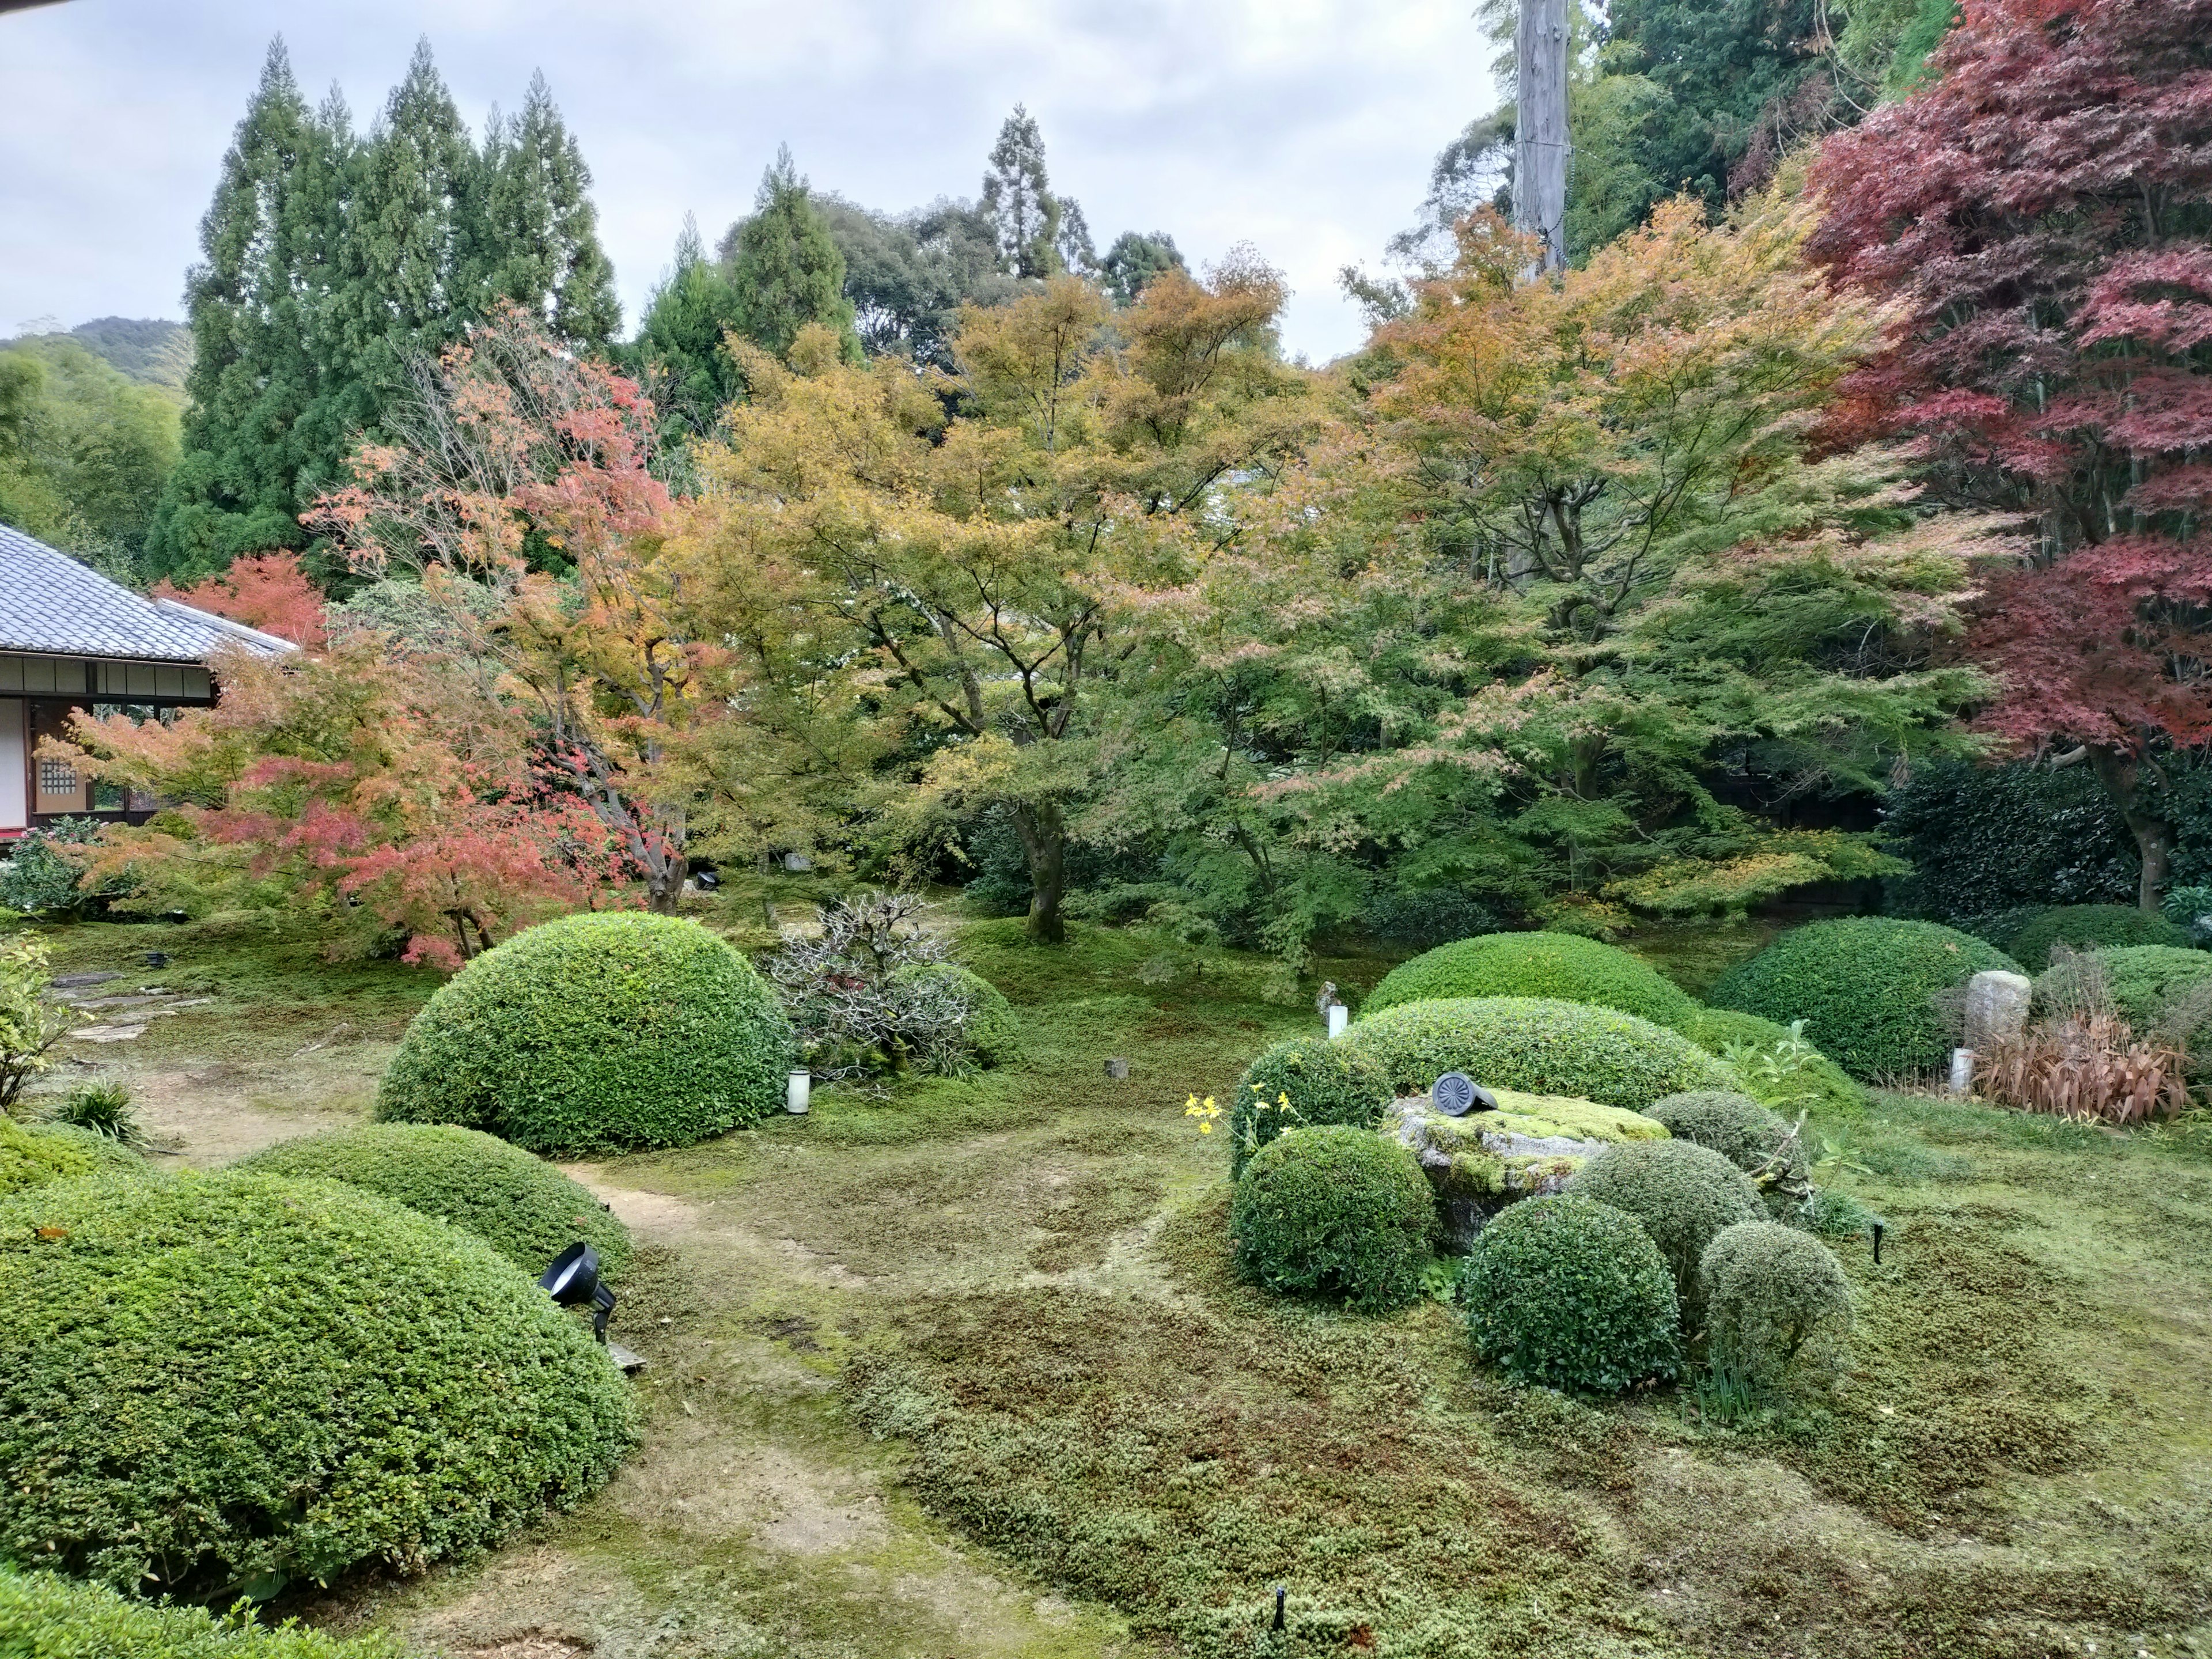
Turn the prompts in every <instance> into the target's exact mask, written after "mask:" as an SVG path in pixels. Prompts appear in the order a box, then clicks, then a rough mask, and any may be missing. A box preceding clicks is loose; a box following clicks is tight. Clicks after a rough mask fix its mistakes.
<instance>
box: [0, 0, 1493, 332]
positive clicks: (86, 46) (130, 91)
mask: <svg viewBox="0 0 2212 1659" xmlns="http://www.w3.org/2000/svg"><path fill="white" fill-rule="evenodd" d="M1473 10H1474V5H1473V3H1472V0H772V3H757V0H721V3H713V0H658V3H653V4H638V5H631V6H617V5H609V4H606V3H604V0H601V3H597V4H592V5H582V4H577V3H574V0H442V3H436V4H432V3H424V0H376V3H368V0H327V3H318V4H314V5H309V6H301V5H297V4H281V3H274V0H227V3H223V4H221V5H217V4H214V3H210V0H199V3H192V0H67V3H64V4H59V5H50V6H46V7H43V8H40V9H33V10H30V11H23V12H15V13H10V14H7V15H0V335H5V334H8V333H12V332H14V331H15V330H16V329H18V328H20V327H21V325H23V324H25V323H27V322H31V321H33V320H34V319H46V318H52V319H58V320H59V322H60V323H61V325H63V326H64V327H67V326H71V325H75V324H77V323H80V322H82V321H84V320H86V319H88V318H93V317H99V316H108V315H121V316H125V317H175V318H181V317H182V315H183V306H182V301H181V299H180V297H179V296H180V293H181V290H182V288H183V282H184V272H185V266H186V265H187V264H189V263H190V262H191V259H192V258H194V256H195V253H196V249H197V241H196V237H197V225H198V221H199V216H200V214H201V213H202V211H203V210H204V209H205V207H206V204H207V201H208V197H209V194H210V191H211V190H212V189H213V186H214V182H215V177H216V167H217V164H218V162H219V161H220V160H221V158H222V151H223V149H224V147H225V145H226V144H227V143H228V141H229V137H230V131H231V129H232V127H233V126H234V125H235V124H236V122H237V120H238V118H239V117H240V114H241V113H242V112H244V109H245V106H246V99H247V96H248V94H250V93H251V92H252V88H253V84H254V81H255V78H256V76H257V75H258V71H259V69H260V65H261V58H262V54H263V52H264V48H265V47H266V46H267V44H268V41H269V39H270V36H271V35H273V34H275V33H278V32H279V31H281V32H282V33H283V35H284V37H285V40H286V42H287V44H288V45H289V47H290V49H291V54H292V63H293V67H294V69H295V72H296V73H297V74H298V76H299V78H300V82H301V86H302V87H303V88H304V89H305V90H306V92H307V96H308V99H309V100H310V101H311V102H312V101H313V100H315V99H317V98H319V96H320V94H321V93H322V91H323V89H324V88H327V87H328V86H329V85H330V84H331V82H334V81H335V82H337V84H338V85H339V86H340V87H341V88H343V92H344V94H345V96H346V99H347V101H348V102H349V104H350V105H351V106H352V108H353V111H354V113H355V117H356V124H357V125H362V126H366V125H368V120H369V118H371V117H372V116H373V115H374V113H375V112H376V110H377V109H378V108H379V107H380V106H381V104H382V103H383V100H384V98H385V95H386V93H387V91H388V90H389V89H390V88H391V87H392V83H393V82H395V81H397V80H398V77H399V76H400V74H401V73H402V71H403V70H404V69H405V66H406V63H407V58H408V54H409V53H410V52H411V51H412V50H413V47H414V45H415V40H416V37H417V36H418V35H422V34H428V36H429V38H430V40H431V44H432V46H433V48H434V49H435V52H436V54H437V58H438V64H439V67H440V69H441V70H442V71H443V72H444V74H445V76H446V80H447V83H448V84H449V85H450V86H451V87H452V88H453V94H454V96H455V97H456V99H458V100H459V103H460V106H461V109H462V111H463V112H464V113H465V115H466V116H467V117H468V118H469V119H470V121H471V125H475V126H477V128H478V129H479V131H480V130H481V124H482V121H483V115H484V112H486V111H487V110H488V109H489V108H490V107H491V106H494V105H498V106H501V107H504V108H507V109H513V108H515V107H517V106H519V105H520V102H521V100H522V93H523V88H524V87H525V86H526V84H527V82H528V81H529V79H530V74H531V71H532V70H533V69H543V70H544V71H545V74H546V76H547V78H548V79H549V80H550V82H551V83H552V87H553V93H554V96H555V98H556V100H557V101H558V102H559V104H560V106H561V108H562V112H563V113H564V114H565V115H566V117H567V118H568V124H569V125H570V126H571V128H572V129H574V131H575V132H576V134H577V136H578V137H579V139H580V142H581V143H582V145H583V149H584V155H585V158H586V161H588V162H589V163H590V165H591V167H592V173H593V175H594V179H595V188H594V192H593V193H594V196H595V198H596V200H597V202H598V204H599V223H600V231H601V234H602V236H603V237H604V238H605V242H606V245H607V248H608V251H609V252H610V253H611V255H612V257H613V259H614V262H615V270H616V274H617V278H618V280H619V282H620V284H621V289H622V298H623V314H624V319H625V325H626V326H629V325H635V321H636V318H637V314H638V311H639V308H640V306H641V302H642V301H643V299H644V297H645V295H646V293H647V289H650V287H651V286H652V284H653V280H654V278H655V277H656V276H658V275H659V273H660V271H661V270H662V269H663V268H664V267H665V265H666V264H667V263H668V258H669V252H670V249H671V246H672V245H673V243H674V241H675V238H676V234H677V231H678V228H679V227H680V225H681V224H682V222H683V218H684V213H685V212H686V211H687V210H689V211H691V212H695V213H696V214H697V215H698V217H699V225H700V228H701V230H702V233H703V234H705V236H706V238H707V240H708V243H709V244H710V245H711V244H712V243H713V241H714V238H715V236H716V235H718V234H720V231H721V229H722V228H723V227H725V226H726V225H727V224H728V223H729V222H730V221H731V220H732V218H734V217H736V216H738V215H740V214H742V213H744V212H745V211H747V210H749V208H750V204H751V201H752V196H753V191H754V189H755V187H756V185H757V184H758V181H759V179H760V173H761V169H762V167H763V166H764V165H765V164H766V163H767V162H768V161H769V159H770V158H771V157H772V156H773V155H774V154H775V147H776V145H777V144H778V143H789V144H790V145H791V147H792V149H793V153H794V155H796V156H797V158H798V161H799V168H800V170H801V171H802V172H803V173H805V174H807V176H808V177H809V179H811V181H812V182H813V184H814V185H816V186H817V188H820V189H826V190H834V191H839V192H841V193H842V194H844V195H846V196H848V197H852V198H853V199H854V200H855V201H859V202H862V203H865V204H868V205H870V206H872V207H881V208H888V209H901V208H907V207H912V206H915V205H918V204H921V203H924V202H927V201H928V200H930V199H931V198H933V197H937V196H939V195H955V196H971V197H972V196H973V195H974V194H975V191H976V188H977V185H978V183H979V181H980V179H981V174H982V164H983V156H984V154H985V152H986V151H987V149H989V148H990V145H991V142H992V139H993V138H994V136H995V135H996V133H997V131H998V127H999V124H1000V121H1001V120H1002V119H1003V118H1005V116H1006V112H1007V111H1008V110H1010V109H1011V108H1012V106H1013V105H1014V104H1015V102H1016V101H1017V100H1020V101H1024V102H1026V103H1027V104H1028V106H1029V108H1030V112H1031V113H1032V114H1034V115H1036V117H1037V118H1038V120H1039V121H1040V122H1041V124H1042V127H1043V130H1044V136H1045V143H1046V145H1047V153H1048V161H1049V164H1050V167H1051V173H1052V179H1053V183H1054V187H1055V188H1056V189H1058V190H1059V191H1061V192H1062V193H1064V194H1068V195H1073V196H1074V197H1076V198H1077V199H1078V200H1079V201H1080V202H1081V203H1082V204H1083V208H1084V211H1085V215H1086V216H1087V217H1088V218H1089V220H1090V223H1091V230H1092V233H1093V234H1094V235H1095V236H1096V237H1097V242H1098V245H1099V246H1100V247H1101V249H1103V248H1104V246H1106V244H1107V243H1108V242H1109V241H1110V240H1112V239H1113V237H1114V236H1115V235H1116V234H1119V233H1120V232H1121V231H1123V230H1129V229H1137V230H1154V229H1158V230H1165V231H1167V232H1169V233H1170V234H1172V235H1173V236H1174V237H1175V238H1176V243H1177V244H1178V246H1181V247H1182V250H1183V252H1184V253H1185V256H1186V257H1188V258H1191V259H1192V261H1193V263H1194V264H1199V263H1203V262H1205V261H1206V260H1209V259H1212V258H1218V256H1219V255H1220V254H1221V253H1223V252H1225V251H1226V250H1227V249H1228V248H1229V247H1231V246H1233V245H1234V244H1236V243H1238V242H1241V241H1249V242H1251V243H1253V244H1254V245H1255V246H1257V247H1258V248H1259V249H1260V251H1261V253H1262V254H1264V255H1265V256H1266V257H1267V258H1268V259H1269V260H1270V261H1271V262H1273V264H1277V265H1279V266H1280V267H1281V268H1282V269H1283V270H1285V271H1286V272H1287V273H1288V275H1289V277H1290V282H1291V288H1292V290H1293V295H1292V298H1291V303H1290V309H1289V313H1288V316H1287V318H1286V322H1285V339H1286V343H1287V344H1288V345H1289V347H1290V349H1291V350H1293V351H1296V352H1304V353H1305V354H1307V355H1308V356H1310V357H1311V358H1312V359H1313V360H1314V361H1316V362H1321V361H1323V360H1325V359H1327V358H1328V357H1330V356H1334V355H1336V354H1337V353H1339V352H1341V351H1344V350H1346V349H1350V348H1351V347H1352V346H1353V345H1355V344H1357V343H1358V338H1359V333H1360V330H1359V325H1358V316H1357V313H1355V312H1354V310H1353V309H1352V307H1351V306H1350V305H1349V304H1348V303H1347V302H1346V301H1345V300H1344V299H1343V298H1342V296H1341V295H1340V294H1339V293H1338V292H1337V289H1336V281H1335V273H1336V270H1337V269H1338V267H1340V265H1342V264H1345V263H1346V261H1348V260H1365V261H1367V262H1369V263H1370V264H1375V263H1376V262H1377V261H1378V258H1379V255H1380V253H1381V250H1382V245H1383V240H1384V239H1385V238H1386V237H1388V236H1389V234H1390V233H1391V232H1393V231H1395V230H1396V229H1399V228H1401V227H1402V226H1404V225H1406V224H1407V223H1408V222H1411V220H1412V219H1413V214H1414V210H1415V208H1416V206H1417V204H1419V200H1420V198H1421V196H1422V193H1423V191H1424V190H1425V186H1426V181H1427V174H1428V168H1429V164H1430V161H1431V158H1432V157H1433V156H1434V155H1435V154H1436V152H1437V150H1438V149H1440V148H1441V147H1442V146H1443V144H1444V143H1445V142H1446V141H1447V140H1449V138H1450V137H1452V136H1453V135H1454V134H1455V132H1457V131H1458V130H1459V129H1460V128H1461V127H1462V126H1463V125H1465V124H1466V123H1467V121H1468V119H1469V118H1471V117H1473V116H1474V115H1477V114H1479V113H1480V112H1483V111H1484V110H1486V109H1487V108H1488V107H1489V106H1490V104H1491V102H1492V89H1491V85H1490V78H1489V75H1488V72H1487V70H1486V68H1485V67H1484V65H1485V63H1486V59H1487V58H1488V57H1489V51H1488V49H1487V48H1486V46H1485V44H1484V43H1483V41H1482V40H1481V38H1480V34H1479V33H1478V30H1477V27H1476V25H1475V23H1474V21H1473V18H1472V16H1471V14H1472V12H1473Z"/></svg>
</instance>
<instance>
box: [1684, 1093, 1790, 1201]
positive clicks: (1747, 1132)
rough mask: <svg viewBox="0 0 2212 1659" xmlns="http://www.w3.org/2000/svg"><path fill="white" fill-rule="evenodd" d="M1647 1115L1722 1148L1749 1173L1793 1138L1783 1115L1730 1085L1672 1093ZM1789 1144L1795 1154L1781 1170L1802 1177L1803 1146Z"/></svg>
mask: <svg viewBox="0 0 2212 1659" xmlns="http://www.w3.org/2000/svg"><path fill="white" fill-rule="evenodd" d="M1644 1116H1646V1117H1651V1118H1656V1119H1658V1120H1659V1121H1660V1122H1662V1123H1663V1124H1665V1125H1666V1126H1667V1133H1668V1134H1670V1135H1672V1136H1674V1139H1677V1140H1686V1141H1689V1142H1691V1143H1692V1144H1693V1145H1695V1146H1704V1147H1706V1148H1709V1149H1710V1150H1711V1151H1713V1152H1718V1153H1719V1154H1720V1155H1721V1156H1722V1157H1723V1158H1726V1159H1728V1161H1729V1163H1731V1164H1735V1167H1736V1168H1737V1169H1739V1170H1743V1171H1744V1172H1745V1173H1746V1174H1748V1173H1750V1172H1751V1171H1752V1170H1761V1169H1764V1168H1765V1167H1766V1163H1767V1160H1768V1159H1770V1158H1772V1157H1773V1156H1774V1152H1775V1149H1776V1148H1777V1147H1778V1146H1782V1145H1783V1143H1784V1142H1785V1141H1789V1140H1790V1126H1789V1125H1788V1124H1787V1123H1785V1122H1784V1121H1782V1119H1781V1118H1780V1117H1778V1116H1777V1115H1775V1114H1774V1113H1772V1112H1771V1111H1769V1110H1767V1109H1766V1108H1765V1107H1764V1106H1762V1105H1760V1104H1759V1103H1758V1102H1757V1101H1755V1100H1753V1098H1752V1097H1750V1096H1749V1095H1739V1094H1732V1093H1730V1092H1729V1091H1727V1090H1725V1089H1699V1090H1695V1091H1692V1092H1691V1093H1689V1094H1684V1095H1669V1096H1668V1097H1667V1098H1666V1099H1664V1100H1655V1101H1653V1102H1652V1103H1650V1105H1649V1106H1647V1107H1645V1108H1644ZM1790 1146H1791V1153H1790V1158H1788V1160H1787V1161H1786V1163H1785V1164H1784V1168H1783V1169H1782V1170H1781V1174H1782V1175H1783V1176H1784V1178H1785V1179H1788V1180H1791V1181H1802V1180H1803V1179H1804V1178H1805V1174H1806V1163H1805V1149H1804V1146H1802V1144H1801V1143H1796V1142H1791V1143H1790Z"/></svg>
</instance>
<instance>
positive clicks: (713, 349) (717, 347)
mask: <svg viewBox="0 0 2212 1659" xmlns="http://www.w3.org/2000/svg"><path fill="white" fill-rule="evenodd" d="M738 315H739V313H738V291H737V289H736V287H735V286H734V285H733V284H732V283H731V281H730V278H729V276H728V274H727V273H726V271H725V270H723V269H722V267H721V266H720V264H718V263H716V262H715V261H714V260H711V259H709V258H708V257H707V253H706V250H705V248H704V247H703V246H701V244H700V240H699V226H698V222H697V221H696V220H695V219H693V218H692V216H690V214H688V213H687V214H685V215H684V229H683V233H682V234H680V235H678V237H677V239H676V260H675V264H673V265H672V266H671V267H670V270H669V274H668V276H666V278H665V280H663V281H662V283H661V284H660V286H659V287H658V288H656V289H654V290H653V297H652V298H651V299H649V300H648V301H646V307H645V315H644V317H643V318H642V319H640V321H639V324H638V331H637V339H636V341H635V343H634V344H632V345H631V346H630V348H629V351H628V353H627V354H626V355H627V356H629V359H630V360H631V366H632V367H634V368H635V369H636V370H637V372H638V374H640V376H641V378H642V379H643V380H644V381H645V384H646V386H647V390H648V391H649V392H651V393H652V395H653V403H654V404H655V406H656V407H658V408H659V410H660V413H661V416H662V420H661V424H660V439H661V441H662V442H663V443H664V444H678V443H680V442H682V441H683V440H684V439H685V438H687V437H689V436H690V435H695V434H697V433H702V432H706V431H709V430H711V429H712V428H713V427H714V422H715V421H716V419H717V418H718V417H719V416H720V414H721V411H722V410H723V408H724V407H725V406H726V404H729V403H731V402H732V400H733V399H735V398H737V397H738V393H739V392H741V391H742V390H743V388H742V386H740V385H739V383H738V372H737V367H736V365H735V364H733V363H732V362H731V361H730V356H729V353H728V352H726V351H725V350H724V349H723V348H722V337H723V336H724V335H725V334H726V333H727V332H728V331H730V330H731V329H733V328H736V327H737V326H738Z"/></svg>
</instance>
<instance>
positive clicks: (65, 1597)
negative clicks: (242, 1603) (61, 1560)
mask: <svg viewBox="0 0 2212 1659" xmlns="http://www.w3.org/2000/svg"><path fill="white" fill-rule="evenodd" d="M399 1651H400V1650H399V1649H398V1647H396V1646H395V1645H394V1644H392V1642H391V1640H390V1639H389V1638H386V1637H382V1636H365V1637H354V1638H343V1637H337V1636H325V1634H323V1632H320V1631H315V1630H307V1629H304V1628H302V1627H301V1626H289V1627H287V1628H285V1629H282V1630H270V1628H268V1627H267V1626H262V1625H252V1624H240V1623H238V1622H236V1621H234V1620H228V1619H217V1618H216V1616H215V1615H214V1614H213V1613H209V1612H208V1611H207V1610H206V1609H205V1608H204V1607H148V1606H147V1605H146V1604H145V1603H144V1602H143V1601H127V1600H125V1598H124V1597H122V1596H120V1595H117V1594H116V1593H115V1592H114V1591H113V1590H112V1589H107V1588H106V1586H105V1585H102V1584H79V1583H71V1582H70V1580H69V1579H66V1578H58V1577H55V1576H54V1575H53V1574H52V1573H50V1572H25V1573H18V1572H12V1571H9V1570H8V1569H7V1568H5V1567H0V1655H5V1656H7V1659H399Z"/></svg>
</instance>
